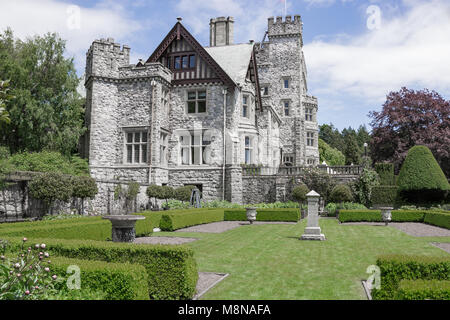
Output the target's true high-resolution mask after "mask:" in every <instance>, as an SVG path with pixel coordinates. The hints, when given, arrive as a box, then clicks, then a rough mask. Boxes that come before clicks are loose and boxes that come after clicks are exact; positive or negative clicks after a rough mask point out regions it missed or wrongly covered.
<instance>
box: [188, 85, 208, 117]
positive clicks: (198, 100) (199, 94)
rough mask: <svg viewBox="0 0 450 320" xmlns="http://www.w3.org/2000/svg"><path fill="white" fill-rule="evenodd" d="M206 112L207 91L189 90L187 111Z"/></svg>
mask: <svg viewBox="0 0 450 320" xmlns="http://www.w3.org/2000/svg"><path fill="white" fill-rule="evenodd" d="M205 112H206V91H204V90H203V91H189V92H188V99H187V113H205Z"/></svg>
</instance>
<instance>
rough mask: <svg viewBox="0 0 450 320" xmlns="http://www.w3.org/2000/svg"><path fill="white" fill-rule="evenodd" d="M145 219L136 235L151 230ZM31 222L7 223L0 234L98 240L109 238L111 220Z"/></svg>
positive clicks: (140, 222) (139, 222) (138, 224)
mask: <svg viewBox="0 0 450 320" xmlns="http://www.w3.org/2000/svg"><path fill="white" fill-rule="evenodd" d="M88 219H90V220H88ZM146 220H147V219H146ZM146 220H141V221H138V222H137V223H136V234H137V235H148V234H150V233H152V232H153V228H152V225H151V223H150V222H149V221H146ZM33 223H34V222H33ZM33 223H29V222H25V223H15V224H9V225H8V226H6V227H3V228H0V236H9V237H16V236H17V237H19V236H21V237H27V238H33V237H34V238H40V237H45V238H52V239H74V240H77V239H84V240H98V241H101V240H107V239H110V238H111V229H112V228H111V222H109V221H107V220H103V219H101V218H97V217H96V218H86V219H84V218H79V219H67V220H50V221H40V223H39V224H38V225H33Z"/></svg>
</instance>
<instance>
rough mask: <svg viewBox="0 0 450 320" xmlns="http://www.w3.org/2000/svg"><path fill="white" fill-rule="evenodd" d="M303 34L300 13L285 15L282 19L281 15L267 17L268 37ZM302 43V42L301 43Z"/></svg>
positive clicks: (298, 35)
mask: <svg viewBox="0 0 450 320" xmlns="http://www.w3.org/2000/svg"><path fill="white" fill-rule="evenodd" d="M302 34H303V22H302V19H301V17H300V15H295V16H294V19H292V16H290V15H287V16H286V18H285V20H284V21H283V17H281V16H278V17H276V18H274V17H270V18H269V19H268V37H269V39H270V38H274V37H300V38H302ZM302 45H303V43H302Z"/></svg>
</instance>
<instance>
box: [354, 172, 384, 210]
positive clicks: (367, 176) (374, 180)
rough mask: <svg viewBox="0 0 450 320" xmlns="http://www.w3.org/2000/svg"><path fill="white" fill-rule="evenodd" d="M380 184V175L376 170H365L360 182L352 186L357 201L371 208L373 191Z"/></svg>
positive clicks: (359, 179)
mask: <svg viewBox="0 0 450 320" xmlns="http://www.w3.org/2000/svg"><path fill="white" fill-rule="evenodd" d="M379 184H380V182H379V177H378V174H377V173H376V172H375V171H374V170H371V169H367V168H364V169H363V172H362V174H361V175H360V176H359V178H358V180H356V182H354V183H353V184H352V185H351V187H352V189H353V190H352V191H353V193H354V195H355V201H357V202H359V203H362V204H363V205H365V206H366V207H368V208H369V207H370V206H371V205H372V203H371V201H370V198H371V196H372V189H373V187H375V186H378V185H379Z"/></svg>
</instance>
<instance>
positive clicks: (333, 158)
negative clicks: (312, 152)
mask: <svg viewBox="0 0 450 320" xmlns="http://www.w3.org/2000/svg"><path fill="white" fill-rule="evenodd" d="M319 155H320V163H322V162H323V161H325V162H326V163H327V165H329V166H343V165H345V156H344V154H343V153H342V152H341V151H339V150H338V149H335V148H333V147H331V146H329V145H328V144H327V143H326V142H325V141H323V140H322V139H319Z"/></svg>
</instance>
